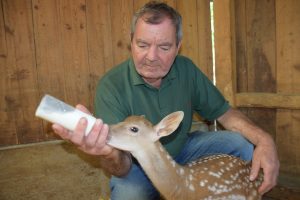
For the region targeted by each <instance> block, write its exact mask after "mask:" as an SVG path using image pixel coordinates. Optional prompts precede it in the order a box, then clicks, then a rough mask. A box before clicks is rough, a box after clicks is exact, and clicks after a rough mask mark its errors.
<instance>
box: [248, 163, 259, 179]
mask: <svg viewBox="0 0 300 200" xmlns="http://www.w3.org/2000/svg"><path fill="white" fill-rule="evenodd" d="M259 170H260V162H259V161H256V160H255V159H253V161H252V168H251V172H250V181H254V180H255V179H256V178H257V176H258V173H259Z"/></svg>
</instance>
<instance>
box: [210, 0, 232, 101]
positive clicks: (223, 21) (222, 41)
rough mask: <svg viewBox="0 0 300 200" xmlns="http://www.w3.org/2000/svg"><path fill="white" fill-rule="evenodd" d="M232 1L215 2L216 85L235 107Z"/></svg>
mask: <svg viewBox="0 0 300 200" xmlns="http://www.w3.org/2000/svg"><path fill="white" fill-rule="evenodd" d="M232 3H233V1H231V0H215V1H214V16H215V17H214V21H215V50H216V57H215V59H216V85H217V87H218V88H219V90H220V91H221V93H222V94H223V95H224V96H225V98H226V99H227V100H228V101H229V102H230V104H231V105H233V106H234V105H235V102H234V95H235V92H236V80H235V77H236V75H235V74H236V71H235V70H236V68H235V66H236V63H235V40H234V39H235V31H234V18H233V17H234V8H233V4H232Z"/></svg>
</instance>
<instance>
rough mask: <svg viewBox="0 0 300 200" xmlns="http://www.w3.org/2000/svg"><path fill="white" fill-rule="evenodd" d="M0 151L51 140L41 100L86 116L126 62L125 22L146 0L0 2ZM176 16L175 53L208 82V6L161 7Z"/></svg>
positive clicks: (200, 2)
mask: <svg viewBox="0 0 300 200" xmlns="http://www.w3.org/2000/svg"><path fill="white" fill-rule="evenodd" d="M0 2H1V3H0V74H1V76H0V87H1V88H0V130H1V134H0V146H6V145H15V144H26V143H33V142H39V141H45V140H51V139H54V136H53V134H51V128H50V126H49V124H48V123H46V122H43V121H42V120H40V119H37V118H35V117H34V113H35V109H36V107H37V105H38V103H39V101H40V99H41V97H42V96H43V95H44V94H46V93H48V94H51V95H53V96H55V97H57V98H60V99H62V100H64V101H66V102H68V103H70V104H73V105H75V104H77V103H82V104H84V105H86V106H88V107H89V108H90V109H91V110H92V109H93V99H94V91H95V87H96V84H97V81H98V80H99V78H100V77H101V76H102V75H103V74H104V73H105V72H106V71H108V70H109V69H110V68H112V67H113V66H114V65H116V64H118V63H120V62H122V61H123V60H125V59H127V58H128V57H129V56H130V37H129V35H130V34H129V30H130V22H131V16H132V14H133V13H134V11H135V10H136V9H138V8H139V7H140V6H142V5H143V4H144V3H145V2H147V1H146V0H1V1H0ZM167 2H168V3H169V4H170V5H172V6H174V7H175V8H177V9H178V10H179V11H180V13H181V14H182V17H183V23H184V27H183V29H184V38H183V46H182V49H181V52H180V53H181V54H184V55H187V56H189V57H191V58H192V59H193V60H194V62H195V63H196V64H198V65H199V66H201V69H202V70H203V71H204V72H205V73H206V74H208V76H209V77H212V68H211V67H212V56H211V38H210V37H211V32H210V12H209V0H188V1H187V0H168V1H167Z"/></svg>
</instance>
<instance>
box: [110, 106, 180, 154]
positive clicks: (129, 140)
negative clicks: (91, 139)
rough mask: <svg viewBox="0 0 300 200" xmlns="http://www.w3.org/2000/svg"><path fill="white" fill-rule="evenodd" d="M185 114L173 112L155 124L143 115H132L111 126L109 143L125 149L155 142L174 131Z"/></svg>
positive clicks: (132, 148) (136, 148)
mask: <svg viewBox="0 0 300 200" xmlns="http://www.w3.org/2000/svg"><path fill="white" fill-rule="evenodd" d="M183 116H184V113H183V112H182V111H177V112H173V113H171V114H169V115H167V116H166V117H164V118H163V119H162V120H161V121H160V122H159V123H158V124H157V125H155V126H153V125H152V124H151V122H149V121H148V120H147V119H146V118H145V117H143V116H130V117H128V118H126V119H125V120H124V121H123V122H120V123H118V124H115V125H111V126H110V127H109V140H108V144H109V145H111V146H113V147H115V148H118V149H121V150H124V151H134V150H138V149H140V148H143V147H145V145H147V144H148V143H149V142H152V143H154V142H156V141H157V140H159V139H160V138H161V137H164V136H167V135H169V134H171V133H173V132H174V131H175V130H176V129H177V128H178V126H179V124H180V122H181V121H182V119H183Z"/></svg>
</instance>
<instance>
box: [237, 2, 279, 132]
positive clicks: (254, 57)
mask: <svg viewBox="0 0 300 200" xmlns="http://www.w3.org/2000/svg"><path fill="white" fill-rule="evenodd" d="M236 3H237V4H240V5H239V9H241V10H240V11H238V12H237V13H236V14H238V15H239V16H236V19H237V21H238V22H239V23H237V24H236V27H238V28H237V29H236V35H237V38H238V40H237V47H239V48H238V49H237V55H236V58H237V59H238V60H239V64H241V66H240V65H237V71H238V75H237V77H236V79H237V80H238V84H237V87H238V88H239V89H244V90H245V89H246V91H247V92H270V93H273V92H276V83H275V78H276V77H275V75H274V72H275V71H276V62H275V49H276V48H275V47H276V42H275V35H276V34H275V17H274V16H275V9H274V5H275V1H274V0H271V1H267V0H246V1H244V2H240V1H239V2H237V1H236ZM237 7H238V5H237ZM237 7H236V8H237ZM242 20H243V21H242ZM241 40H243V42H241ZM240 45H241V46H240ZM243 47H246V48H244V49H242V48H243ZM244 72H245V73H244ZM245 75H246V76H245ZM244 92H245V91H244ZM247 116H248V117H249V118H251V119H252V120H253V121H256V122H257V124H258V125H260V126H262V127H264V129H267V130H268V131H269V132H270V134H272V135H273V136H274V137H275V132H276V128H275V127H276V126H275V120H276V110H274V109H273V110H272V109H263V108H259V109H257V108H251V109H249V110H248V112H247Z"/></svg>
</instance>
